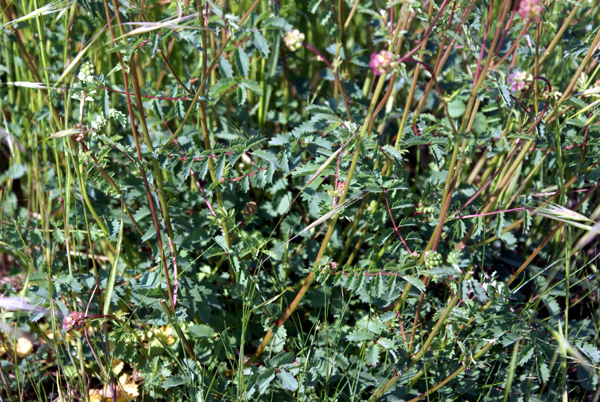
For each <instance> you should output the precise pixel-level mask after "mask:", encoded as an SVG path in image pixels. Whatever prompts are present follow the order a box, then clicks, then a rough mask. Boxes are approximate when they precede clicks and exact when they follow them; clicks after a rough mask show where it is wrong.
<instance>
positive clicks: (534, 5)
mask: <svg viewBox="0 0 600 402" xmlns="http://www.w3.org/2000/svg"><path fill="white" fill-rule="evenodd" d="M543 11H544V6H542V3H541V1H540V0H521V4H520V6H519V15H520V16H521V18H523V20H524V21H532V22H539V21H540V20H541V19H542V12H543Z"/></svg>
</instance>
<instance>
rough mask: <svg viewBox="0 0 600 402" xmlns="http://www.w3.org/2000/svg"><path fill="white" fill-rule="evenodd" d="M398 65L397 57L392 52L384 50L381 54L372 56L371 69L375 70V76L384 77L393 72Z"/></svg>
mask: <svg viewBox="0 0 600 402" xmlns="http://www.w3.org/2000/svg"><path fill="white" fill-rule="evenodd" d="M396 65H397V62H396V56H394V54H393V53H392V52H388V51H387V50H382V51H381V52H379V53H373V54H371V62H370V63H369V67H371V69H372V70H373V74H375V75H382V74H387V73H389V72H390V71H391V70H393V69H394V68H395V67H396Z"/></svg>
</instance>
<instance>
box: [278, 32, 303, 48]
mask: <svg viewBox="0 0 600 402" xmlns="http://www.w3.org/2000/svg"><path fill="white" fill-rule="evenodd" d="M304 38H305V37H304V34H303V33H302V32H300V31H299V30H297V29H294V30H292V31H289V32H288V33H286V34H285V36H284V37H283V41H284V42H285V45H286V46H287V47H288V49H290V50H291V51H292V52H295V51H296V50H298V49H300V48H301V47H302V42H304Z"/></svg>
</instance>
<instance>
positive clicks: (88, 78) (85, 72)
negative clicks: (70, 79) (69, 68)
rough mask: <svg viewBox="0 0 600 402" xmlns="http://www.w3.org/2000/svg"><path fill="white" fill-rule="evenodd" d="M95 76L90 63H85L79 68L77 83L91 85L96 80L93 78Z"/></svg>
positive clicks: (93, 68)
mask: <svg viewBox="0 0 600 402" xmlns="http://www.w3.org/2000/svg"><path fill="white" fill-rule="evenodd" d="M95 74H96V68H95V67H94V65H93V64H92V62H91V61H87V62H85V63H84V64H83V66H81V69H80V70H79V74H78V75H77V77H78V78H79V81H82V82H88V83H90V84H92V83H94V81H95V80H96V78H95V77H94V75H95Z"/></svg>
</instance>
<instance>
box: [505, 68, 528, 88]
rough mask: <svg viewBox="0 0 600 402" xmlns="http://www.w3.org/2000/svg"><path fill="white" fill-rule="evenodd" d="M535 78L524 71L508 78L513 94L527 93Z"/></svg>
mask: <svg viewBox="0 0 600 402" xmlns="http://www.w3.org/2000/svg"><path fill="white" fill-rule="evenodd" d="M532 81H533V77H532V76H531V74H527V73H526V72H524V71H516V72H514V73H512V74H511V75H509V76H508V85H510V90H511V91H513V92H525V91H527V90H528V89H529V87H530V86H531V83H532Z"/></svg>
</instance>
